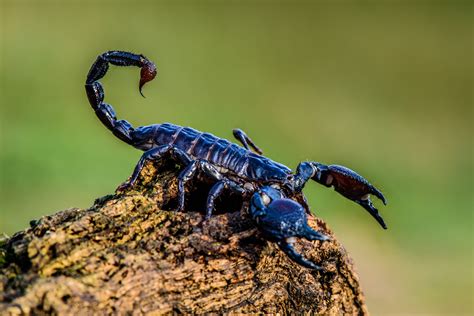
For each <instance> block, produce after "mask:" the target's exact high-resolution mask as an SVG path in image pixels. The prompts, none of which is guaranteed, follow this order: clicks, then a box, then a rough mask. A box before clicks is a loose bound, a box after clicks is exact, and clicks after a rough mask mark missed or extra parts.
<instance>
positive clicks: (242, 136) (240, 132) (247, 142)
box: [232, 128, 263, 155]
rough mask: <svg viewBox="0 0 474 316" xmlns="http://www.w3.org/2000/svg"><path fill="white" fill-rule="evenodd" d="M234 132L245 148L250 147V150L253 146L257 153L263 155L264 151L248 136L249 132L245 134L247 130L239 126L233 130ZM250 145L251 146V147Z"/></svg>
mask: <svg viewBox="0 0 474 316" xmlns="http://www.w3.org/2000/svg"><path fill="white" fill-rule="evenodd" d="M232 133H233V134H234V137H235V138H236V139H237V140H238V141H239V142H241V143H242V145H243V146H244V147H245V149H248V150H250V147H252V148H253V150H254V151H255V152H256V153H257V154H260V155H262V154H263V151H262V150H261V149H260V148H258V146H257V145H255V143H254V142H253V141H252V140H251V139H250V137H248V136H247V134H245V132H244V131H243V130H241V129H239V128H236V129H234V130H232ZM249 145H250V147H249Z"/></svg>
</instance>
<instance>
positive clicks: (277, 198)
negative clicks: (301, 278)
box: [250, 186, 330, 270]
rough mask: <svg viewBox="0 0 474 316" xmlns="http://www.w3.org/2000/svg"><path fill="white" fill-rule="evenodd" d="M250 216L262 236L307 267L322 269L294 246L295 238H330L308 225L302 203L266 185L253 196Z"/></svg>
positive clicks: (323, 239) (322, 239)
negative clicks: (285, 196)
mask: <svg viewBox="0 0 474 316" xmlns="http://www.w3.org/2000/svg"><path fill="white" fill-rule="evenodd" d="M250 215H251V216H252V218H253V219H254V221H255V222H256V223H257V226H258V228H259V229H260V231H261V232H262V233H263V234H264V235H265V237H266V238H267V239H269V240H271V241H274V242H276V243H277V245H278V246H279V247H280V249H281V250H283V252H285V253H286V254H287V255H288V257H290V258H291V259H292V260H293V261H295V262H297V263H299V264H300V265H302V266H304V267H307V268H310V269H316V270H321V269H322V268H321V267H320V266H318V265H316V264H314V263H313V262H311V261H309V260H307V259H306V258H304V257H303V256H302V255H301V254H299V253H297V252H296V250H295V249H294V248H293V244H294V243H295V242H296V238H297V237H300V238H306V239H308V240H321V241H325V240H329V239H330V238H329V237H328V236H326V235H324V234H322V233H320V232H318V231H316V230H314V229H312V228H311V227H310V226H309V225H308V221H307V215H306V211H305V209H304V207H303V206H301V205H300V204H298V203H297V202H295V201H293V200H290V199H287V198H284V197H283V195H282V194H281V192H280V191H278V190H276V189H274V188H272V187H268V186H266V187H263V188H262V189H261V191H260V192H257V193H254V195H253V196H252V200H251V203H250Z"/></svg>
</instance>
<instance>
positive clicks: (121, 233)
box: [0, 164, 367, 315]
mask: <svg viewBox="0 0 474 316" xmlns="http://www.w3.org/2000/svg"><path fill="white" fill-rule="evenodd" d="M158 169H159V170H160V172H158V171H157V170H158ZM177 170H178V169H177V167H176V166H173V165H166V166H164V165H162V166H156V165H153V164H149V165H147V166H146V168H145V169H144V170H143V172H142V174H141V176H140V178H139V181H138V184H137V186H136V187H135V188H134V189H133V190H129V191H126V192H122V193H120V194H115V195H109V196H105V197H103V198H100V199H97V200H96V201H95V203H94V205H93V206H92V207H91V208H89V209H78V208H72V209H68V210H64V211H61V212H59V213H56V214H54V215H51V216H45V217H42V218H41V219H39V220H37V221H32V222H31V227H30V228H28V229H26V230H24V231H21V232H18V233H16V234H15V235H13V236H12V237H11V238H10V239H8V240H6V241H5V242H4V244H3V245H1V246H0V314H1V315H4V314H7V315H8V314H10V315H21V314H44V313H46V314H60V315H65V314H76V315H79V314H81V315H82V314H147V313H154V314H180V313H184V314H188V313H210V312H217V313H256V312H262V313H282V314H288V313H292V314H295V313H296V314H299V313H306V314H308V313H309V314H326V315H341V314H360V315H365V314H367V309H366V306H365V304H364V297H363V294H362V291H361V289H360V286H359V282H358V277H357V275H356V273H355V272H354V267H353V264H352V262H351V260H350V258H349V257H348V255H347V252H346V251H345V250H344V248H343V247H342V245H341V244H340V243H339V242H338V241H337V240H336V238H334V235H333V233H332V232H331V231H330V230H329V229H328V227H327V226H326V224H325V223H324V222H322V221H321V220H317V219H315V218H312V217H311V218H310V224H311V226H312V227H314V228H317V229H319V230H321V231H322V232H323V233H325V234H326V235H330V236H332V237H333V239H332V241H328V242H319V241H314V242H310V241H306V240H300V241H299V242H298V245H297V248H298V251H300V252H302V253H304V255H305V256H306V257H307V258H309V259H310V260H313V261H314V262H315V263H317V264H319V265H321V266H322V267H323V268H324V271H312V270H309V269H306V268H303V267H301V266H299V265H297V264H296V263H294V262H293V261H291V260H290V259H288V258H287V256H286V255H285V254H284V253H282V252H281V251H280V250H279V249H278V247H277V246H276V245H275V244H273V243H270V242H268V241H266V240H264V239H263V238H262V236H261V235H260V233H259V232H258V230H257V229H256V228H255V226H254V225H253V223H252V221H251V220H250V219H249V218H248V217H247V216H246V212H245V207H242V208H241V210H240V208H239V207H237V205H240V204H241V201H240V200H239V199H238V198H225V199H224V201H223V202H221V203H219V204H218V208H219V209H221V210H226V212H220V213H218V214H216V215H214V216H213V217H212V218H211V219H210V220H208V221H204V220H203V212H202V209H203V207H204V200H205V195H206V194H205V191H206V190H207V189H208V188H209V186H208V185H207V184H205V183H199V182H198V181H196V182H195V183H193V184H192V187H195V188H198V189H192V188H191V190H190V191H191V192H190V196H191V198H190V200H189V202H187V205H186V212H175V211H173V209H174V208H175V207H176V193H177V180H176V174H177Z"/></svg>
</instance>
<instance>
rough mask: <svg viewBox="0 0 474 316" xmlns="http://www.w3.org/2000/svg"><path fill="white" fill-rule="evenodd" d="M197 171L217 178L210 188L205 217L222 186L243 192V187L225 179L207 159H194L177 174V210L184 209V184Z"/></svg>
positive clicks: (208, 215) (211, 209)
mask: <svg viewBox="0 0 474 316" xmlns="http://www.w3.org/2000/svg"><path fill="white" fill-rule="evenodd" d="M198 171H201V172H203V173H204V174H205V175H206V176H208V177H209V178H211V179H214V180H218V182H217V183H216V184H215V185H214V186H213V187H212V188H211V191H210V193H209V196H208V199H207V203H206V205H207V211H206V214H207V215H206V218H208V217H210V215H211V214H212V211H213V210H214V200H215V199H216V198H217V197H218V196H219V195H220V194H221V193H222V191H223V189H224V188H231V189H232V190H234V191H236V192H239V193H243V189H242V188H240V186H239V185H238V184H237V183H235V182H233V181H231V180H228V179H225V178H224V177H223V176H222V174H221V173H219V171H218V170H217V169H216V168H215V167H214V166H213V165H212V164H210V163H209V162H208V161H206V160H201V159H199V160H195V161H193V162H192V163H191V164H189V165H188V166H187V167H186V168H185V169H184V170H183V171H182V172H181V173H180V174H179V175H178V211H182V210H184V203H185V190H184V188H185V186H186V183H187V182H188V181H190V180H191V179H192V178H193V177H194V176H195V175H196V173H197V172H198Z"/></svg>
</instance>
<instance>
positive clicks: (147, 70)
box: [138, 56, 157, 97]
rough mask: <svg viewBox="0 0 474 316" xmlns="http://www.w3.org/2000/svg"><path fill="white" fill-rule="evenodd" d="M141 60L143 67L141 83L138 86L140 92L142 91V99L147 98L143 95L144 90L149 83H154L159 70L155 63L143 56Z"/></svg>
mask: <svg viewBox="0 0 474 316" xmlns="http://www.w3.org/2000/svg"><path fill="white" fill-rule="evenodd" d="M141 58H142V62H143V66H142V69H141V70H140V83H139V84H138V90H139V91H140V94H141V95H142V97H145V96H144V95H143V92H142V88H143V86H144V85H145V84H146V83H147V82H149V81H152V80H153V79H154V78H155V76H156V73H157V70H156V66H155V64H154V63H152V62H151V61H149V60H148V59H146V58H145V57H143V56H142V57H141Z"/></svg>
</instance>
